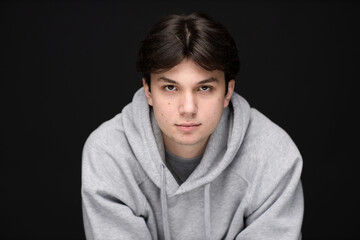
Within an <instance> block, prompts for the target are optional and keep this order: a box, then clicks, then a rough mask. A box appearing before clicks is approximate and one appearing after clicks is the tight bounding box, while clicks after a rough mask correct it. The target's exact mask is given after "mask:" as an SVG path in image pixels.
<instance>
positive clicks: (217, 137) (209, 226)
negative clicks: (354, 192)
mask: <svg viewBox="0 0 360 240" xmlns="http://www.w3.org/2000/svg"><path fill="white" fill-rule="evenodd" d="M301 171H302V158H301V155H300V153H299V151H298V149H297V147H296V145H295V144H294V143H293V141H292V140H291V138H290V137H289V136H288V134H287V133H286V132H285V131H284V130H283V129H281V128H280V127H279V126H277V125H276V124H274V123H273V122H271V121H270V120H269V119H268V118H266V117H265V116H264V115H263V114H261V113H260V112H259V111H257V110H256V109H254V108H250V106H249V104H248V103H247V102H246V100H245V99H244V98H242V97H241V96H240V95H238V94H236V93H235V94H234V95H233V96H232V98H231V104H230V106H229V107H227V108H225V109H224V111H223V115H222V117H221V120H220V123H219V125H218V127H217V128H216V129H215V131H214V132H213V134H212V135H211V137H210V139H209V141H208V145H207V147H206V150H205V153H204V155H203V157H202V159H201V162H200V163H199V165H198V166H197V167H196V168H195V170H194V171H193V172H192V173H191V175H190V176H189V177H188V178H187V180H186V181H185V182H184V183H183V184H181V185H179V184H178V183H177V181H176V179H175V178H174V177H173V175H172V173H171V172H170V171H169V169H168V168H166V166H165V150H164V144H163V141H162V136H161V131H160V129H159V127H158V125H157V123H156V121H155V118H154V114H153V113H152V110H151V108H150V107H149V106H148V104H147V101H146V98H145V95H144V90H143V89H140V90H139V91H138V92H137V93H136V94H135V95H134V98H133V101H132V102H131V103H130V104H129V105H127V106H126V107H125V108H124V109H123V110H122V112H121V113H120V114H118V115H116V116H115V117H114V118H112V119H111V120H109V121H107V122H105V123H103V124H102V125H101V126H99V127H98V128H97V129H96V130H95V131H94V132H93V133H92V134H91V135H90V136H89V137H88V139H87V141H86V143H85V146H84V149H83V157H82V205H83V218H84V227H85V233H86V237H87V239H168V240H169V239H174V240H176V239H189V240H191V239H206V240H208V239H214V240H216V239H238V240H240V239H267V240H272V239H274V240H275V239H276V240H281V239H286V240H295V239H296V240H297V239H300V238H301V225H302V219H303V207H304V206H303V204H304V201H303V192H302V186H301V181H300V176H301Z"/></svg>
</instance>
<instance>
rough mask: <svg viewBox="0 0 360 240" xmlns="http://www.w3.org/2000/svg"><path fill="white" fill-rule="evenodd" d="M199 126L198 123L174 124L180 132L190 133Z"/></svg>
mask: <svg viewBox="0 0 360 240" xmlns="http://www.w3.org/2000/svg"><path fill="white" fill-rule="evenodd" d="M200 125H201V124H200V123H180V124H175V126H176V127H177V128H178V129H180V130H182V131H192V130H194V129H196V128H198V127H199V126H200Z"/></svg>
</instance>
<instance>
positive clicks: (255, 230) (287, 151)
mask: <svg viewBox="0 0 360 240" xmlns="http://www.w3.org/2000/svg"><path fill="white" fill-rule="evenodd" d="M270 136H271V135H270ZM266 138H268V137H266ZM268 140H269V138H268V139H267V141H265V142H262V143H259V145H260V146H262V149H263V151H262V152H261V153H260V154H259V155H258V156H257V160H256V161H255V162H256V164H254V168H255V169H254V171H253V172H255V174H254V179H253V181H252V182H253V184H252V187H251V189H250V192H251V194H250V196H251V197H250V199H249V203H248V204H249V206H250V208H249V209H250V211H249V215H248V216H247V217H246V219H245V225H246V226H245V229H243V231H242V232H240V233H239V234H238V236H237V237H236V239H238V240H263V239H267V240H299V239H301V226H302V220H303V211H304V199H303V191H302V185H301V180H300V176H301V171H302V158H301V156H300V153H299V152H298V150H297V148H296V146H295V144H294V143H293V142H292V140H291V139H290V137H289V136H288V135H287V134H286V133H285V132H282V134H281V135H280V137H278V136H277V137H276V138H274V137H273V138H270V140H271V141H268Z"/></svg>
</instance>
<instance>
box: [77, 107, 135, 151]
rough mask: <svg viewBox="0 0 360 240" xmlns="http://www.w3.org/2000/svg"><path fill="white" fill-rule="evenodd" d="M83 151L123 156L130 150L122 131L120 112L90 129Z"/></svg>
mask: <svg viewBox="0 0 360 240" xmlns="http://www.w3.org/2000/svg"><path fill="white" fill-rule="evenodd" d="M83 151H84V152H90V151H97V152H102V153H105V154H110V155H113V156H124V155H127V154H128V153H129V152H131V150H130V149H129V143H128V141H127V138H126V136H125V133H124V127H123V123H122V114H121V113H119V114H117V115H116V116H114V117H113V118H111V119H109V120H107V121H105V122H103V123H102V124H100V125H99V126H98V127H97V128H96V129H95V130H94V131H92V132H91V133H90V135H89V136H88V138H87V139H86V141H85V144H84V149H83Z"/></svg>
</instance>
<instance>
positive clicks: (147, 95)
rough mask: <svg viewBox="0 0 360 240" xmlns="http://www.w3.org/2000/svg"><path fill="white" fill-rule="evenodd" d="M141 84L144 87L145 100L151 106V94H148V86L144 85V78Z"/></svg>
mask: <svg viewBox="0 0 360 240" xmlns="http://www.w3.org/2000/svg"><path fill="white" fill-rule="evenodd" d="M142 82H143V86H144V92H145V96H146V99H147V102H148V104H149V105H150V106H152V105H153V102H152V96H151V92H150V87H149V85H148V84H147V83H146V81H145V78H142Z"/></svg>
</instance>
